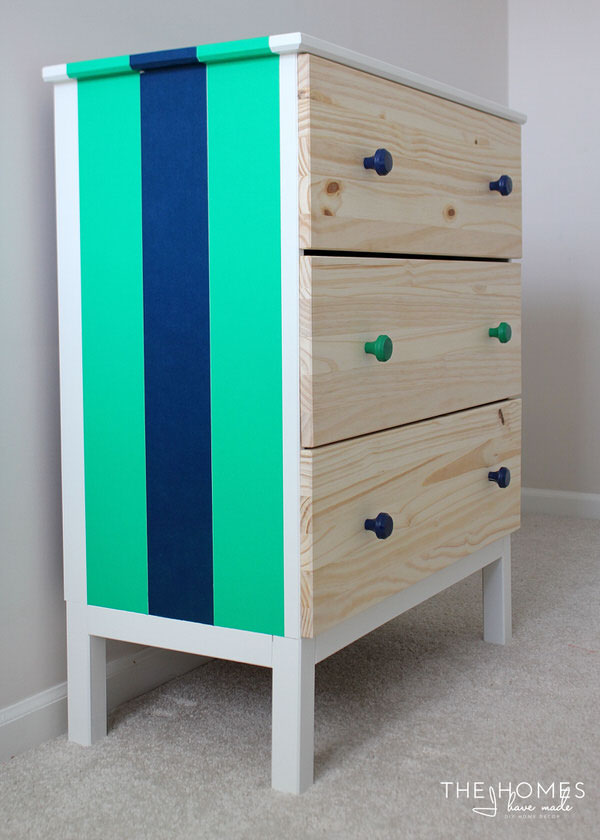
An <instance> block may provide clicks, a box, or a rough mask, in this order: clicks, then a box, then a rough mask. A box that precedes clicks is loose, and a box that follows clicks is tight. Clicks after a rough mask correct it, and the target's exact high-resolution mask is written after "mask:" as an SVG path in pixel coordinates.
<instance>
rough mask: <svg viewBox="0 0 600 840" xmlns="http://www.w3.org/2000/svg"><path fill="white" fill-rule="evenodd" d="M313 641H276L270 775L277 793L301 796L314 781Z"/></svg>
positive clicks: (275, 639)
mask: <svg viewBox="0 0 600 840" xmlns="http://www.w3.org/2000/svg"><path fill="white" fill-rule="evenodd" d="M314 725H315V643H314V639H286V638H283V637H281V636H274V637H273V722H272V753H271V775H272V785H273V787H274V788H275V790H281V791H284V792H285V793H302V792H303V791H305V790H306V788H308V787H310V785H311V784H312V781H313V762H314Z"/></svg>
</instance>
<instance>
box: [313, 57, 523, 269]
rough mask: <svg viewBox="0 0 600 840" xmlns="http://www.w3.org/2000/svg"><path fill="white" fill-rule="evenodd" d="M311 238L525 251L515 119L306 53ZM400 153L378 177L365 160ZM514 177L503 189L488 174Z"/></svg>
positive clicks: (332, 242) (512, 253)
mask: <svg viewBox="0 0 600 840" xmlns="http://www.w3.org/2000/svg"><path fill="white" fill-rule="evenodd" d="M298 116H299V131H300V241H301V246H302V247H304V248H314V249H325V250H344V251H371V252H391V253H398V254H439V255H446V254H447V255H458V256H474V257H476V256H482V257H519V256H520V255H521V156H520V155H521V149H520V127H519V125H517V124H516V123H512V122H509V121H508V120H504V119H501V118H499V117H494V116H491V115H490V114H484V113H482V112H481V111H476V110H474V109H473V108H467V107H466V106H464V105H458V104H457V103H455V102H449V101H447V100H444V99H440V98H438V97H436V96H432V95H431V94H428V93H423V92H422V91H418V90H414V89H413V88H409V87H405V86H404V85H400V84H397V83H396V82H390V81H388V80H387V79H381V78H378V77H377V76H371V75H369V74H368V73H363V72H361V71H359V70H353V69H351V68H349V67H344V66H342V65H341V64H336V63H334V62H331V61H326V60H325V59H322V58H317V57H315V56H309V55H300V56H299V112H298ZM378 148H385V149H387V150H388V151H389V152H390V153H391V155H392V157H393V162H394V165H393V169H392V171H391V172H390V173H389V174H388V175H385V176H379V175H377V174H376V172H375V171H374V170H372V169H370V170H367V169H365V168H364V166H363V160H364V158H365V157H367V156H370V155H373V154H374V152H375V150H376V149H378ZM504 174H505V175H509V176H510V177H511V178H512V181H513V192H512V194H511V195H509V196H502V195H500V193H499V192H492V191H490V189H489V183H490V181H495V180H497V179H498V178H499V177H500V176H501V175H504Z"/></svg>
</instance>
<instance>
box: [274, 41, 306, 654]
mask: <svg viewBox="0 0 600 840" xmlns="http://www.w3.org/2000/svg"><path fill="white" fill-rule="evenodd" d="M297 61H298V59H297V56H296V55H282V56H281V57H280V59H279V126H280V129H279V131H280V134H279V137H280V173H281V174H280V177H281V330H282V333H281V335H282V341H281V347H282V398H283V400H282V402H283V577H284V586H283V588H284V604H285V635H286V636H291V637H293V638H296V639H297V638H299V637H300V635H301V630H300V334H299V329H300V327H299V324H300V312H299V295H300V292H299V282H300V280H299V250H298V70H297Z"/></svg>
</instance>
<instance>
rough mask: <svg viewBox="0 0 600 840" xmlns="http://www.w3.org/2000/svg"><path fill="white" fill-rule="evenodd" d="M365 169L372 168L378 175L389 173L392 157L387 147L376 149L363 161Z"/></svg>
mask: <svg viewBox="0 0 600 840" xmlns="http://www.w3.org/2000/svg"><path fill="white" fill-rule="evenodd" d="M363 163H364V167H365V169H374V170H375V172H377V174H378V175H389V173H390V172H391V171H392V167H393V165H394V159H393V158H392V156H391V154H390V153H389V152H388V150H387V149H377V151H376V152H375V154H374V155H373V156H372V157H366V158H365V159H364V161H363Z"/></svg>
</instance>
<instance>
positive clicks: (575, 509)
mask: <svg viewBox="0 0 600 840" xmlns="http://www.w3.org/2000/svg"><path fill="white" fill-rule="evenodd" d="M521 492H522V496H521V503H522V510H523V513H549V514H552V515H553V516H578V517H580V518H581V519H600V493H575V492H573V491H571V490H540V489H537V488H535V487H523V489H522V491H521Z"/></svg>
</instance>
